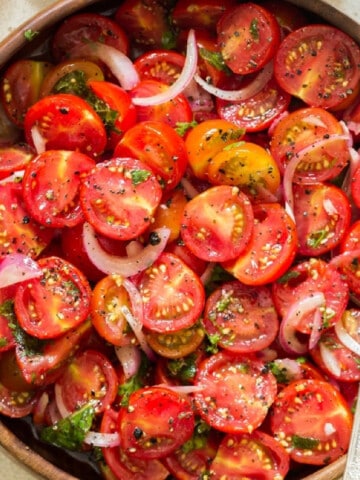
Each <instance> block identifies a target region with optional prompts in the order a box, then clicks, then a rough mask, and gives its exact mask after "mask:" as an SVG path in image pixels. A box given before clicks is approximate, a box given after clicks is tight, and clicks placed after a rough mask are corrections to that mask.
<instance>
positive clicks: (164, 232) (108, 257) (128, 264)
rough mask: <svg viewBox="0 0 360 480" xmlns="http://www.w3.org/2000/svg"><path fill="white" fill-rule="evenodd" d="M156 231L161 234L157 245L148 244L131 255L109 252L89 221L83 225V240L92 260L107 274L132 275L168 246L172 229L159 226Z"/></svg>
mask: <svg viewBox="0 0 360 480" xmlns="http://www.w3.org/2000/svg"><path fill="white" fill-rule="evenodd" d="M154 232H155V233H157V234H158V235H159V238H160V242H159V243H158V244H156V245H151V244H148V245H146V246H145V247H144V248H143V249H142V250H141V252H138V253H137V254H136V255H133V256H131V257H128V256H125V257H119V256H117V255H112V254H110V253H107V252H106V251H105V250H104V249H103V248H102V247H101V245H100V243H99V241H98V239H97V238H96V232H95V230H94V229H93V227H92V226H91V225H90V224H89V223H87V222H85V223H84V226H83V242H84V247H85V250H86V253H87V254H88V256H89V258H90V260H91V262H92V263H93V264H94V265H95V267H97V268H98V269H99V270H100V271H101V272H104V273H106V274H107V275H112V274H114V273H116V274H118V275H122V276H123V277H132V276H133V275H136V274H138V273H140V272H142V271H143V270H145V269H146V268H148V267H149V266H150V265H152V264H153V263H154V262H155V260H156V259H157V258H158V257H159V255H160V254H161V252H162V251H163V250H164V248H165V246H166V243H167V240H168V238H169V235H170V230H169V229H168V228H158V229H157V230H154Z"/></svg>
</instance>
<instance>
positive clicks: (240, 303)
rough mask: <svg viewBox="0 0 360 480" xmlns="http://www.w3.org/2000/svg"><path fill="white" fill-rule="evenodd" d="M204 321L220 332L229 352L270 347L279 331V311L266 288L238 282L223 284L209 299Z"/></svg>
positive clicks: (222, 344) (220, 342)
mask: <svg viewBox="0 0 360 480" xmlns="http://www.w3.org/2000/svg"><path fill="white" fill-rule="evenodd" d="M203 324H204V326H205V329H206V332H207V334H208V335H210V336H212V335H217V336H218V338H219V340H218V345H219V346H220V347H221V348H222V349H224V350H225V351H227V352H233V353H253V352H257V351H261V350H263V349H264V348H266V347H268V346H269V345H270V344H271V343H272V342H273V341H274V340H275V338H276V336H277V333H278V330H279V321H278V316H277V312H276V310H275V306H274V303H273V300H272V296H271V290H270V289H269V288H267V287H257V288H253V287H248V286H246V285H243V284H241V283H240V282H238V281H233V282H227V283H223V284H222V285H221V287H218V288H217V289H216V290H214V291H213V292H212V293H211V294H210V296H209V297H208V298H207V300H206V303H205V309H204V316H203Z"/></svg>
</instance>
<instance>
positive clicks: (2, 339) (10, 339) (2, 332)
mask: <svg viewBox="0 0 360 480" xmlns="http://www.w3.org/2000/svg"><path fill="white" fill-rule="evenodd" d="M16 288H17V284H14V285H10V286H9V287H4V288H0V353H3V352H6V351H8V350H12V349H13V348H14V347H15V345H16V341H15V337H14V333H13V330H12V329H11V328H10V325H12V323H13V320H14V317H15V312H14V302H13V299H14V296H15V292H16ZM0 365H1V362H0ZM0 368H1V366H0ZM1 382H2V379H1V378H0V383H1Z"/></svg>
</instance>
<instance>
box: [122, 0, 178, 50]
mask: <svg viewBox="0 0 360 480" xmlns="http://www.w3.org/2000/svg"><path fill="white" fill-rule="evenodd" d="M114 18H115V21H116V22H117V23H118V24H119V25H120V26H121V27H122V28H123V29H124V30H125V31H126V33H127V35H128V37H129V38H130V40H131V42H133V43H135V44H138V45H141V46H143V47H148V48H149V47H152V48H162V47H166V46H167V45H168V43H169V42H170V44H171V42H172V36H173V34H172V32H171V30H170V25H169V21H168V13H167V11H166V9H165V8H164V5H162V4H161V2H158V1H157V0H147V1H146V2H143V1H141V0H125V1H124V2H121V5H120V6H119V7H118V8H117V10H116V12H115V17H114Z"/></svg>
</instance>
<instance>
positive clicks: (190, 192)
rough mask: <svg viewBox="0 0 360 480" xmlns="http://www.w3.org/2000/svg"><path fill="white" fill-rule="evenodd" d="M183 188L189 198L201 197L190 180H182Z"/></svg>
mask: <svg viewBox="0 0 360 480" xmlns="http://www.w3.org/2000/svg"><path fill="white" fill-rule="evenodd" d="M180 183H181V186H182V187H183V189H184V192H185V195H186V196H187V197H188V198H194V197H196V196H197V195H199V191H198V190H197V189H196V188H195V187H194V185H193V184H192V183H191V182H190V180H188V179H187V178H184V177H183V178H182V179H181V181H180Z"/></svg>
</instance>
